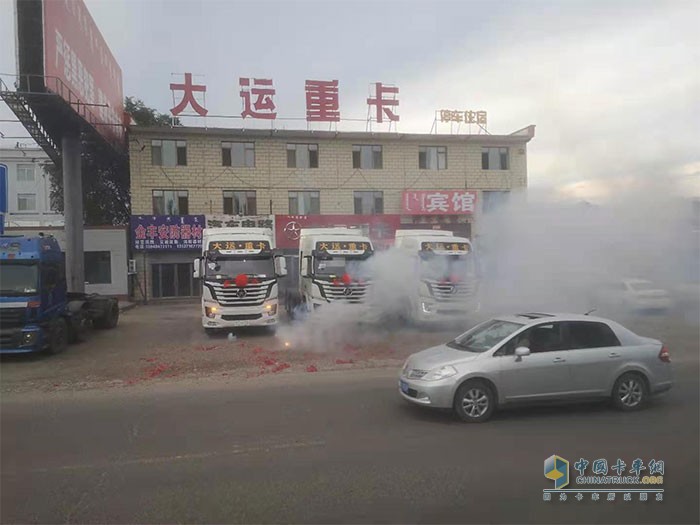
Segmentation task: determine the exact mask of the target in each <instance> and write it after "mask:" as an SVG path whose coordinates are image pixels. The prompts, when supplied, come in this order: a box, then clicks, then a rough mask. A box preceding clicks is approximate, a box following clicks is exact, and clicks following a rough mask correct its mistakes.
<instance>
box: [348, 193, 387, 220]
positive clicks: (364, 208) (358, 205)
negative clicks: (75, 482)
mask: <svg viewBox="0 0 700 525" xmlns="http://www.w3.org/2000/svg"><path fill="white" fill-rule="evenodd" d="M353 197H354V201H355V215H377V214H379V213H384V192H382V191H356V192H354V195H353Z"/></svg>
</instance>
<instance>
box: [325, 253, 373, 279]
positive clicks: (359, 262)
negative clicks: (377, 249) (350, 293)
mask: <svg viewBox="0 0 700 525" xmlns="http://www.w3.org/2000/svg"><path fill="white" fill-rule="evenodd" d="M314 273H315V274H316V275H319V276H327V277H332V276H335V277H341V276H342V275H343V274H346V273H347V274H348V275H350V277H352V278H353V279H367V278H368V277H369V272H368V268H367V259H358V258H356V257H343V256H334V257H333V258H330V259H316V261H315V264H314Z"/></svg>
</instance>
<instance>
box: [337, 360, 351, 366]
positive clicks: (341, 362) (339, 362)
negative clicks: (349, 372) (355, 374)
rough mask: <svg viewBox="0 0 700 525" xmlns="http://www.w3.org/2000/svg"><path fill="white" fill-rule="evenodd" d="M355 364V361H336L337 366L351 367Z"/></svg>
mask: <svg viewBox="0 0 700 525" xmlns="http://www.w3.org/2000/svg"><path fill="white" fill-rule="evenodd" d="M354 362H355V361H353V360H352V359H336V360H335V364H336V365H351V364H353V363H354Z"/></svg>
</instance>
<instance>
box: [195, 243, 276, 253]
mask: <svg viewBox="0 0 700 525" xmlns="http://www.w3.org/2000/svg"><path fill="white" fill-rule="evenodd" d="M269 250H270V242H269V241H262V240H258V241H255V240H250V241H225V240H219V241H212V242H210V243H209V252H210V253H211V252H215V253H221V254H224V255H228V254H251V253H260V252H264V251H269Z"/></svg>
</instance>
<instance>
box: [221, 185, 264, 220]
mask: <svg viewBox="0 0 700 525" xmlns="http://www.w3.org/2000/svg"><path fill="white" fill-rule="evenodd" d="M227 193H229V194H231V195H230V196H228V195H226V194H227ZM237 193H239V194H240V193H243V194H245V197H244V198H245V201H246V202H245V206H246V213H236V206H235V204H237V199H236V194H237ZM222 197H223V210H224V214H225V215H240V216H244V215H257V211H258V197H257V191H256V190H222ZM227 199H230V200H231V208H230V210H231V211H230V212H229V211H227V210H226V208H227V206H226V200H227ZM251 199H252V206H251ZM250 208H252V210H251V209H250Z"/></svg>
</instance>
